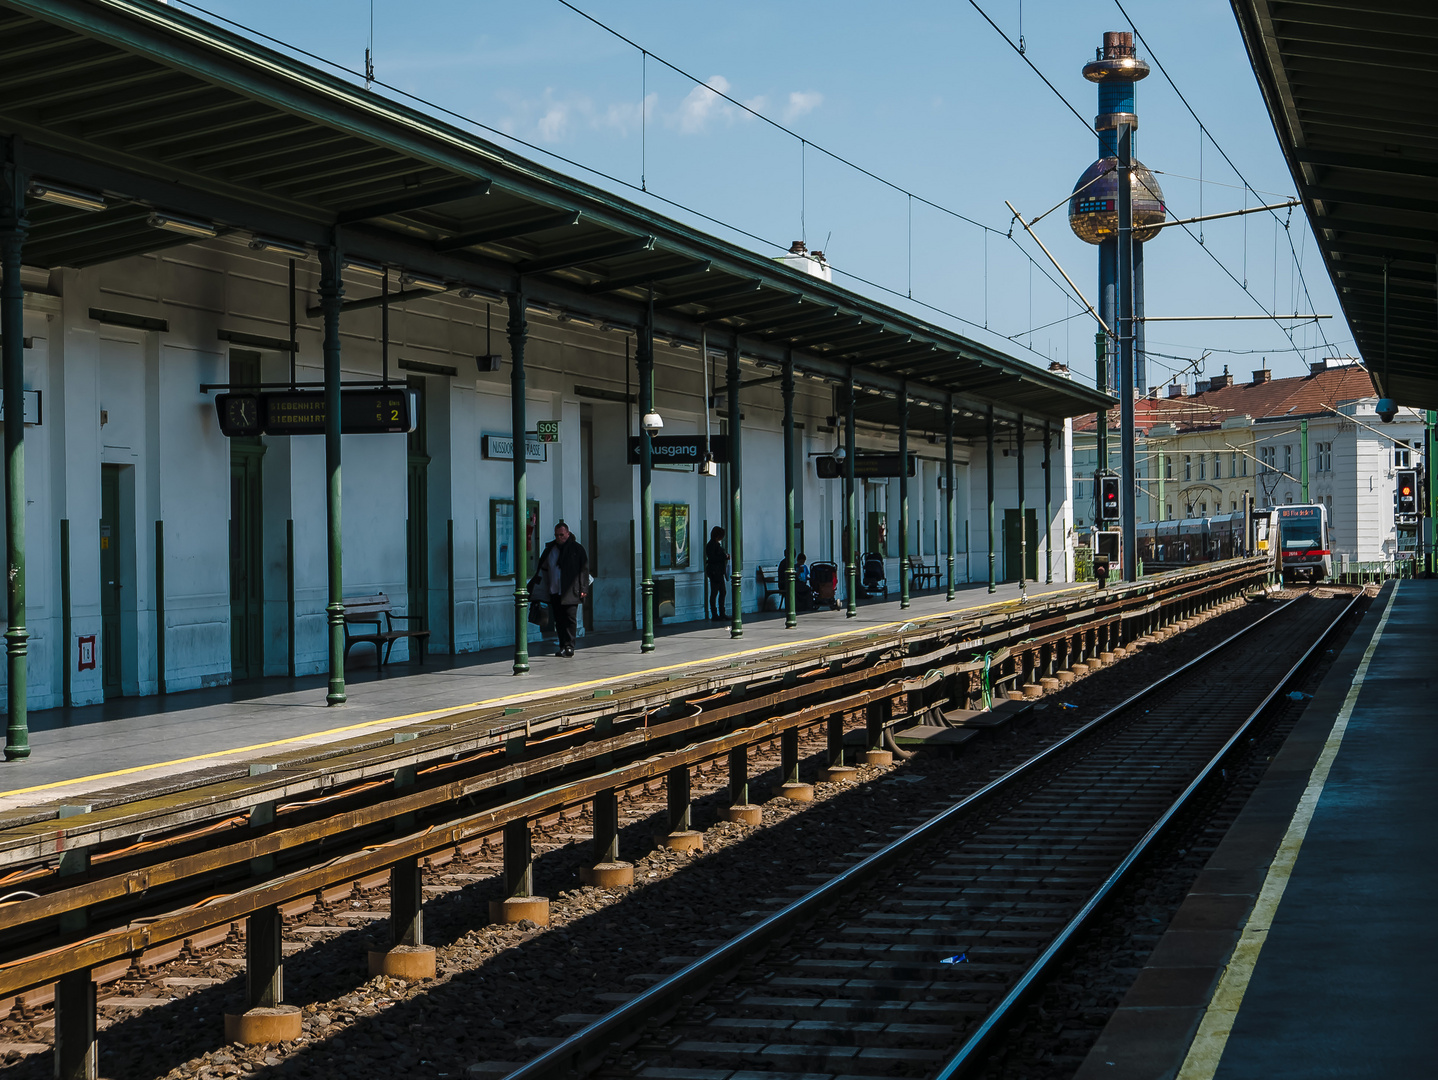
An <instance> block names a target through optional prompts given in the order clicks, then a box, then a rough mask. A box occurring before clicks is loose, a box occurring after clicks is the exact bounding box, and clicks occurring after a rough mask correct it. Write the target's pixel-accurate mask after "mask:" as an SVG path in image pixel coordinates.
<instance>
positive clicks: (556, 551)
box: [535, 521, 590, 656]
mask: <svg viewBox="0 0 1438 1080" xmlns="http://www.w3.org/2000/svg"><path fill="white" fill-rule="evenodd" d="M535 569H536V570H537V571H538V574H539V578H540V581H541V583H542V585H543V587H544V588H545V589H547V590H548V592H549V613H550V618H552V619H553V620H554V633H555V636H556V638H557V639H558V648H556V649H555V650H554V655H555V656H573V655H574V638H575V635H576V634H577V633H578V631H579V605H580V604H581V603H583V602H584V598H585V596H587V595H588V593H589V583H590V579H589V554H588V553H587V552H586V551H585V550H584V547H583V545H581V544H580V543H579V541H578V540H576V539H575V538H574V535H573V534H572V533H571V532H570V531H569V526H568V525H566V524H565V523H564V522H562V521H561V522H559V524H557V525H555V526H554V539H553V540H551V541H550V542H549V543H548V544H546V545H544V553H543V554H541V555H540V556H539V565H538V566H537V567H536V568H535Z"/></svg>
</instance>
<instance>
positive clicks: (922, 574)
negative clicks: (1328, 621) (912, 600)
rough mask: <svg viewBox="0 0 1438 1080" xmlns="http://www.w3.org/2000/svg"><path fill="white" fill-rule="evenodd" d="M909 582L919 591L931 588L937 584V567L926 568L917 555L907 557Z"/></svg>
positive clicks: (936, 564)
mask: <svg viewBox="0 0 1438 1080" xmlns="http://www.w3.org/2000/svg"><path fill="white" fill-rule="evenodd" d="M909 580H910V581H912V582H913V583H914V585H915V586H917V587H918V588H920V589H928V588H933V587H935V586H937V585H938V583H939V566H938V563H935V564H934V565H933V566H928V565H926V564H925V563H924V560H923V559H922V558H920V557H919V556H918V555H910V556H909Z"/></svg>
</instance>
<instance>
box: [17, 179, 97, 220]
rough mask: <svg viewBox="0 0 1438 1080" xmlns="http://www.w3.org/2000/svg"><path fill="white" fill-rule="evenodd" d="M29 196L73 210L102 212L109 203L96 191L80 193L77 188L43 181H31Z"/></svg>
mask: <svg viewBox="0 0 1438 1080" xmlns="http://www.w3.org/2000/svg"><path fill="white" fill-rule="evenodd" d="M26 190H27V191H28V193H29V194H31V195H33V196H34V197H35V198H37V199H43V200H44V201H45V202H52V203H56V204H58V205H60V206H68V207H71V208H72V209H75V210H89V211H91V212H94V211H96V210H104V209H105V208H106V207H107V206H109V203H108V202H106V201H105V196H103V195H101V194H100V193H99V192H98V191H82V190H80V189H79V188H72V187H65V186H63V185H61V184H51V183H49V182H48V181H45V180H33V181H31V183H30V186H29V188H27V189H26Z"/></svg>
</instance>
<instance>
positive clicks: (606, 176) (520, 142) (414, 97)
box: [174, 0, 1092, 382]
mask: <svg viewBox="0 0 1438 1080" xmlns="http://www.w3.org/2000/svg"><path fill="white" fill-rule="evenodd" d="M559 2H561V3H563V2H564V0H559ZM174 3H175V4H176V5H177V6H184V7H187V8H189V9H191V10H193V11H196V12H198V13H200V14H201V15H204V16H206V17H207V18H210V19H213V20H215V21H216V22H220V23H224V24H226V25H228V26H231V27H234V28H235V29H237V30H240V31H242V32H243V33H245V34H248V35H250V36H252V37H253V38H255V39H257V40H261V41H265V42H268V43H270V44H272V45H275V46H278V47H280V48H282V49H286V50H288V51H290V52H293V53H294V54H295V55H297V56H301V57H304V58H305V59H308V60H312V61H314V62H316V63H319V64H323V65H325V66H326V67H329V68H331V69H333V70H335V71H338V72H342V73H343V74H346V75H349V76H351V77H353V78H355V79H356V80H358V81H360V82H363V81H364V73H363V72H360V71H356V70H355V69H354V68H352V67H349V66H348V65H346V64H343V63H340V62H338V61H335V60H331V59H329V58H328V57H325V56H321V55H319V54H318V53H315V52H312V51H310V50H308V49H305V48H303V47H301V46H299V45H295V44H293V43H291V42H288V41H285V40H283V39H282V38H277V37H275V36H274V35H272V34H267V33H265V32H264V31H262V30H258V29H256V28H255V27H253V26H250V25H248V24H246V23H242V22H240V21H238V20H236V19H232V18H229V17H228V16H225V15H221V14H220V13H219V12H216V11H213V10H211V9H209V8H206V7H204V6H202V5H200V4H198V3H194V2H193V0H174ZM566 6H567V7H571V8H573V5H570V4H566ZM573 10H575V11H576V12H577V13H578V14H581V15H584V17H585V18H586V19H589V20H590V21H591V22H594V23H595V24H596V25H599V26H601V27H603V29H605V30H606V31H608V32H610V33H613V34H615V36H616V37H619V38H621V39H622V40H624V41H626V42H628V43H629V44H631V45H632V44H633V42H630V41H629V39H628V38H625V37H624V36H623V35H622V34H619V33H617V32H615V31H612V30H610V28H609V27H604V26H603V24H602V23H599V22H598V20H595V19H593V18H592V17H590V16H588V15H586V14H585V13H584V12H582V11H580V10H579V9H578V8H573ZM635 48H640V49H641V51H643V50H642V47H640V46H637V45H636V46H635ZM646 57H648V58H652V59H654V60H656V61H658V62H659V63H661V64H664V65H665V66H668V67H672V68H673V69H674V70H675V71H676V72H678V73H679V74H681V75H683V76H684V77H685V78H687V79H691V80H693V81H695V82H698V83H700V84H701V85H705V86H707V84H705V83H702V81H701V80H697V79H695V77H694V76H692V75H690V74H688V73H687V72H684V71H683V70H682V69H680V68H678V67H675V66H674V65H672V64H669V63H668V61H665V60H664V59H663V58H662V57H658V56H655V55H654V54H653V53H646ZM373 85H374V86H376V87H379V88H380V89H382V90H385V91H388V92H389V93H392V94H394V95H396V96H398V97H402V98H405V99H407V100H409V101H412V102H415V103H416V104H419V105H422V106H424V107H425V108H428V109H432V110H434V112H435V113H437V114H440V115H443V116H446V117H449V118H451V119H454V120H457V121H460V122H461V123H463V124H467V125H470V126H472V127H473V128H475V129H477V130H479V131H483V132H486V133H488V134H490V135H493V136H495V137H497V138H500V139H503V140H505V141H507V142H510V143H513V144H515V145H516V146H521V147H523V148H525V149H526V150H530V151H533V152H534V153H537V154H542V155H544V156H545V157H548V158H551V159H553V160H554V161H558V162H561V163H563V164H565V165H568V166H570V167H572V168H575V169H579V170H581V171H582V172H586V173H588V174H590V175H592V176H596V177H599V178H600V179H602V180H604V181H606V182H608V183H610V184H614V185H615V186H617V187H621V188H625V189H627V190H630V191H637V192H640V193H642V194H644V195H646V196H648V197H649V198H651V199H654V200H655V201H656V202H660V203H663V204H664V205H666V206H670V207H673V208H674V209H676V210H679V211H682V212H684V213H686V214H690V215H692V216H693V217H695V218H697V219H699V220H700V221H704V222H708V223H709V224H711V225H715V226H718V227H719V228H721V229H724V230H727V231H729V232H731V233H733V234H734V235H736V236H741V237H744V238H745V239H748V240H753V241H754V242H756V243H758V244H761V245H764V246H765V247H770V248H774V249H776V250H779V251H787V250H788V247H789V245H788V244H782V243H780V242H778V241H776V240H772V239H770V238H769V237H766V236H761V235H759V234H758V233H755V232H752V231H750V230H748V229H746V228H744V227H742V226H740V225H735V224H733V223H732V222H729V221H726V220H724V219H723V218H719V217H716V216H714V215H713V214H709V213H705V212H704V211H702V210H699V209H697V208H696V207H693V206H690V205H689V204H687V203H684V202H681V201H679V200H677V199H672V198H669V197H667V196H665V195H661V194H659V193H658V192H656V191H654V190H653V189H649V188H647V187H645V186H643V185H641V184H636V183H634V182H633V181H632V180H626V179H624V178H623V177H620V176H617V175H615V174H613V173H610V172H606V171H605V170H603V169H599V168H596V167H595V166H593V165H589V164H586V163H584V162H582V161H579V160H577V159H575V158H571V157H568V156H566V155H564V154H561V153H559V152H557V151H555V150H551V149H549V148H547V147H544V146H540V145H538V144H536V143H532V142H529V141H528V140H526V139H523V138H521V137H519V136H517V135H513V134H511V133H509V132H507V131H504V130H502V129H500V128H497V127H494V126H493V125H491V124H486V123H484V122H483V121H481V120H476V119H474V118H473V117H471V116H468V115H466V114H464V113H461V112H457V111H455V110H454V109H451V108H448V107H446V106H444V105H440V104H438V103H437V102H435V101H432V100H430V99H428V98H426V97H423V96H422V95H420V94H416V93H414V92H413V91H410V90H406V89H404V88H402V87H399V86H396V85H394V84H392V83H387V82H384V81H383V80H381V79H378V78H376V79H374V80H373ZM366 88H367V89H368V88H369V87H368V86H367V87H366ZM709 89H710V90H711V91H712V92H714V93H716V94H719V96H721V97H724V98H725V100H728V101H731V102H732V103H733V104H735V105H737V106H738V107H740V108H746V107H745V106H744V105H743V103H742V102H737V101H734V99H732V98H729V97H728V96H727V95H724V94H722V93H720V92H719V91H717V90H714V89H713V88H712V87H709ZM646 108H647V107H646ZM747 111H752V110H747ZM754 115H755V116H756V117H758V118H760V119H762V120H764V122H765V123H768V124H770V125H771V126H773V127H775V128H778V129H780V130H783V131H785V132H786V133H788V134H791V135H793V136H794V137H795V138H802V136H799V135H797V134H796V133H794V132H792V131H790V130H789V129H788V128H787V127H785V126H784V125H782V124H780V123H778V122H777V121H775V120H773V119H771V118H770V117H766V116H764V115H763V114H761V113H754ZM808 145H809V146H811V147H813V148H814V149H816V150H818V151H820V152H821V153H823V154H825V155H826V156H828V157H830V158H832V159H834V160H835V161H838V162H840V163H842V164H844V165H847V166H849V167H850V168H853V169H855V170H856V171H858V172H859V173H861V174H863V175H865V176H868V177H869V178H871V179H873V180H875V181H877V182H879V183H881V184H883V185H884V186H886V187H889V188H891V189H892V190H894V191H898V192H901V193H903V194H905V195H909V194H912V196H913V199H914V201H915V202H918V203H920V204H921V205H924V206H928V207H930V208H932V209H934V210H938V211H939V212H941V213H943V214H947V215H949V216H950V217H953V218H956V219H958V220H961V221H964V222H967V223H968V224H970V225H973V226H975V227H976V228H978V229H980V230H981V231H982V235H983V237H984V241H985V277H984V297H985V305H984V306H985V313H984V322H982V323H979V322H976V321H975V320H973V319H969V318H965V317H964V316H962V315H959V314H958V313H957V312H954V311H951V310H949V309H947V308H944V307H942V306H940V305H937V304H933V303H930V302H927V301H923V300H920V299H918V298H917V297H914V298H910V297H908V296H907V294H906V291H905V290H903V289H897V288H892V287H890V286H887V285H882V284H880V283H878V282H876V281H874V280H872V279H870V278H867V277H864V276H863V275H861V274H858V273H855V272H853V271H848V270H844V269H843V268H841V267H839V266H835V265H834V264H833V263H830V264H829V266H830V269H831V270H832V271H833V272H834V273H836V274H842V275H843V276H845V277H847V278H850V279H852V280H853V281H856V282H859V283H861V284H863V285H867V286H869V287H870V288H873V289H877V290H879V291H880V292H883V293H886V294H888V295H890V296H894V297H898V298H902V299H910V300H911V302H912V303H913V304H915V305H917V306H918V307H921V308H924V309H925V310H927V311H932V312H934V313H935V314H938V315H942V316H944V317H945V318H949V319H953V320H954V321H956V322H958V323H962V324H963V325H965V326H972V327H974V328H976V329H980V330H984V331H987V332H989V333H996V331H994V330H992V329H991V328H990V327H989V326H988V284H989V283H988V257H987V254H988V252H987V248H988V244H987V241H988V236H989V234H990V233H996V234H998V235H1005V233H1004V230H1002V229H999V228H997V227H995V226H992V225H986V224H984V223H983V222H981V221H977V220H975V219H973V218H970V217H968V216H967V215H965V214H961V213H959V212H958V211H956V210H953V209H951V208H949V207H946V206H943V205H942V204H939V203H936V202H934V201H933V200H931V199H927V198H925V197H924V196H922V195H920V194H918V193H916V192H912V193H911V192H909V191H908V189H906V188H904V187H902V186H901V185H898V184H896V183H894V182H892V181H889V180H886V179H885V178H884V177H882V176H879V175H878V174H876V173H874V172H872V171H871V170H869V169H866V168H864V167H863V166H861V165H858V164H856V163H854V162H852V161H850V160H849V159H847V158H845V157H843V156H842V155H839V154H837V153H834V152H831V151H829V150H827V149H826V148H824V147H823V146H819V145H816V144H815V143H813V142H808ZM1008 239H1009V240H1010V241H1011V242H1013V243H1014V244H1015V246H1016V247H1017V248H1018V250H1019V252H1020V253H1021V254H1022V255H1023V256H1024V257H1025V258H1026V259H1028V260H1029V261H1030V262H1035V260H1034V257H1033V256H1032V255H1030V254H1029V253H1028V252H1027V251H1024V250H1023V248H1022V247H1021V246H1019V245H1018V244H1017V242H1016V241H1014V239H1013V237H1011V236H1010V237H1008ZM1039 271H1040V272H1041V273H1043V274H1044V276H1045V277H1047V278H1048V280H1049V281H1050V282H1051V283H1052V284H1053V285H1054V286H1055V287H1056V288H1058V289H1059V290H1060V291H1061V292H1062V291H1063V287H1062V286H1060V285H1059V284H1058V282H1057V281H1055V279H1054V278H1053V277H1052V276H1051V275H1049V274H1048V272H1047V270H1045V269H1044V268H1043V267H1042V266H1040V267H1039ZM999 336H1000V337H1003V336H1004V335H1002V334H1000V335H999ZM1013 344H1015V345H1017V346H1018V347H1019V348H1022V349H1025V350H1026V351H1028V352H1030V353H1033V355H1035V356H1043V354H1042V353H1039V352H1037V351H1036V350H1033V349H1030V348H1028V346H1026V345H1025V344H1023V343H1022V342H1014V343H1013ZM1043 359H1044V360H1045V362H1047V361H1048V359H1049V357H1047V356H1043ZM1081 377H1082V378H1084V379H1086V381H1090V382H1091V381H1092V379H1090V378H1089V377H1087V376H1081Z"/></svg>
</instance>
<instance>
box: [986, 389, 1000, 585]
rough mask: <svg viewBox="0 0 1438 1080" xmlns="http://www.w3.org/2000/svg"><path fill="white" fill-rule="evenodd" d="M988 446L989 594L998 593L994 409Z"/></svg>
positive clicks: (990, 416) (990, 417)
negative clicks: (995, 543)
mask: <svg viewBox="0 0 1438 1080" xmlns="http://www.w3.org/2000/svg"><path fill="white" fill-rule="evenodd" d="M987 427H988V444H989V592H991V593H992V592H998V590H999V586H998V581H997V580H996V579H995V578H994V407H993V406H992V405H990V406H989V412H988V425H987Z"/></svg>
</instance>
